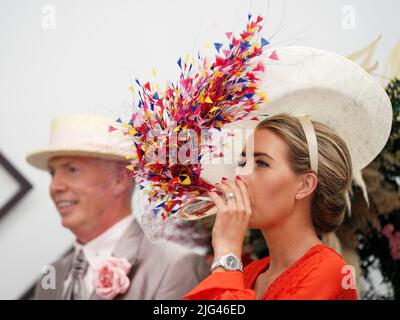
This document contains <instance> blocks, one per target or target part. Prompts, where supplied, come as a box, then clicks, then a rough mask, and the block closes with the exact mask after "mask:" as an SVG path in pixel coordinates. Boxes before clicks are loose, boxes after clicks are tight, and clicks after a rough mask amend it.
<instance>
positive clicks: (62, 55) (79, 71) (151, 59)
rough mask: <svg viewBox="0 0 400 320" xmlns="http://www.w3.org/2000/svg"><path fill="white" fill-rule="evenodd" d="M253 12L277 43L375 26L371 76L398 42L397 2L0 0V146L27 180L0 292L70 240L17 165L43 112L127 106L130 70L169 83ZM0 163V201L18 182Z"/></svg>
mask: <svg viewBox="0 0 400 320" xmlns="http://www.w3.org/2000/svg"><path fill="white" fill-rule="evenodd" d="M348 6H350V11H351V10H353V9H354V13H355V16H354V18H355V20H354V25H353V26H352V23H350V25H349V20H348V19H349V11H348V10H349V9H348V8H349V7H348ZM249 11H252V12H253V13H255V14H261V15H263V16H266V17H267V19H266V23H265V26H264V27H265V31H264V35H265V37H266V38H267V39H270V40H271V42H272V44H274V45H279V46H282V45H305V46H314V47H319V48H323V49H327V50H330V51H334V52H337V53H339V54H342V55H349V54H351V53H353V52H354V51H357V50H358V49H360V48H363V47H365V46H366V45H367V44H369V43H371V42H372V41H373V40H374V39H375V38H376V37H378V36H379V35H382V39H381V40H380V42H379V45H378V47H377V50H376V51H375V55H374V57H373V59H374V60H377V61H378V62H379V63H380V65H379V69H378V70H377V71H376V72H375V73H376V74H379V73H380V72H381V71H382V69H383V67H384V64H385V62H386V60H387V58H388V56H389V53H390V50H391V49H392V48H393V47H394V45H395V44H396V43H397V42H398V41H399V40H400V37H399V36H400V34H399V31H398V30H399V24H398V13H399V12H400V1H398V0H381V1H375V0H369V1H367V0H358V1H355V0H347V1H342V0H324V1H321V0H320V1H317V0H314V1H312V0H269V1H267V0H264V1H261V0H258V1H245V0H223V1H222V0H211V1H209V0H202V1H192V0H186V1H184V0H180V1H178V0H174V1H172V0H168V1H161V0H160V1H154V0H146V1H133V0H131V1H128V0H117V1H111V0H108V1H104V0H103V1H99V0H80V1H78V0H68V1H61V0H58V1H56V0H47V1H40V0H37V1H33V0H0V150H1V152H2V153H3V154H4V155H5V156H6V157H7V158H8V159H10V160H11V161H12V163H13V164H14V165H15V166H16V167H17V168H18V169H19V170H20V171H21V172H22V173H23V174H24V175H25V176H26V177H27V179H28V180H29V181H30V182H31V183H32V184H33V185H34V188H33V190H32V191H31V192H30V193H29V194H28V195H27V196H26V197H25V198H24V199H23V200H22V201H21V202H20V203H18V205H17V206H16V207H14V208H13V210H12V211H10V212H9V214H8V215H7V216H5V217H4V218H3V219H1V220H0V299H15V298H18V297H19V296H20V295H21V294H22V293H23V292H24V291H25V290H26V289H27V288H28V287H30V286H31V284H32V283H33V282H34V280H35V278H36V277H37V276H38V275H39V274H40V272H41V269H42V267H43V266H44V265H45V264H46V263H49V262H50V261H52V260H54V259H56V258H57V257H58V256H59V255H60V254H61V253H63V252H64V251H65V250H66V249H67V248H68V247H69V246H70V245H71V243H72V241H73V236H72V234H71V233H70V232H69V231H67V230H65V229H63V228H62V227H61V225H60V219H59V217H58V215H57V213H56V211H55V208H54V207H53V205H52V203H51V201H50V198H49V197H48V184H49V181H50V179H49V175H48V174H46V172H42V171H39V170H37V169H35V168H32V167H30V166H29V165H28V164H27V163H26V162H25V156H26V154H27V153H28V152H29V151H30V150H32V149H35V148H40V147H43V146H45V145H46V143H47V141H48V133H49V124H50V121H51V119H52V118H53V117H55V116H57V115H60V114H64V113H70V112H94V113H98V114H103V115H108V116H112V117H118V116H120V115H127V114H128V113H129V103H130V102H131V93H130V91H129V86H130V84H132V83H133V81H134V79H135V78H139V79H141V80H151V81H155V80H156V81H159V82H161V83H162V81H165V80H167V79H171V80H174V79H175V78H176V77H177V75H178V73H179V69H178V66H177V64H176V61H177V59H178V57H179V56H181V55H182V56H184V55H186V53H190V54H196V52H197V50H198V49H202V50H203V48H204V45H205V44H206V43H207V42H222V41H225V36H224V33H225V32H227V31H235V32H239V31H240V30H241V29H242V28H243V27H244V25H245V23H246V19H247V14H248V13H249ZM52 13H54V14H55V15H54V18H55V20H54V22H55V25H52V24H51V23H52V21H53V20H51V19H50V20H49V14H50V15H51V14H52ZM49 21H50V22H49ZM49 26H50V28H48V27H49ZM52 26H54V27H55V28H51V27H52ZM353 27H354V28H353ZM153 68H155V69H156V70H157V73H158V77H156V78H155V77H154V76H153V75H152V69H153ZM1 171H2V170H1V168H0V179H1V180H0V191H1V192H0V194H1V196H0V199H1V200H3V199H5V198H7V196H6V195H9V194H11V193H12V192H13V190H15V188H16V187H15V183H14V182H13V181H12V180H11V179H10V178H9V177H8V176H7V175H6V173H4V172H1Z"/></svg>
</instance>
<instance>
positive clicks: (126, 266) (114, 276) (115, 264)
mask: <svg viewBox="0 0 400 320" xmlns="http://www.w3.org/2000/svg"><path fill="white" fill-rule="evenodd" d="M131 267H132V266H131V264H130V263H129V262H128V260H127V259H126V258H115V257H110V258H108V259H107V260H106V261H104V262H103V264H102V265H101V266H100V268H99V269H98V270H95V272H94V279H93V285H94V288H95V290H96V293H97V295H98V296H99V297H100V298H102V299H105V300H112V299H114V298H115V297H116V296H117V295H119V294H124V293H125V292H126V291H127V290H128V288H129V285H130V280H129V278H128V277H127V274H128V273H129V271H130V270H131Z"/></svg>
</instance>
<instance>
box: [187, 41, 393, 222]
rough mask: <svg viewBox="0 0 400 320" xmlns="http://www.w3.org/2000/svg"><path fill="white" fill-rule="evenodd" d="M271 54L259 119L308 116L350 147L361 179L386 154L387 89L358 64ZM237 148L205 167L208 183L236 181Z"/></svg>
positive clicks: (289, 50)
mask: <svg viewBox="0 0 400 320" xmlns="http://www.w3.org/2000/svg"><path fill="white" fill-rule="evenodd" d="M271 54H272V55H274V57H275V59H265V73H264V79H263V80H262V86H261V87H262V88H261V90H263V91H265V92H266V94H267V95H268V97H269V102H268V103H267V104H266V105H265V106H264V107H263V108H262V109H261V110H259V111H257V116H258V118H259V120H263V119H265V118H267V117H268V116H271V115H275V114H281V113H287V114H291V115H293V116H297V117H300V116H308V117H309V118H310V119H311V120H316V121H319V122H321V123H324V124H326V125H327V126H329V127H330V128H331V129H333V130H334V131H335V132H336V133H337V134H338V135H339V136H340V137H341V138H342V139H343V140H344V141H345V142H346V144H347V147H348V148H349V151H350V154H351V159H352V166H353V175H355V176H360V175H359V172H360V170H361V169H363V168H364V167H366V166H367V165H368V164H369V163H370V162H371V161H373V159H374V158H375V157H376V156H377V155H378V154H379V153H380V152H381V150H382V149H383V148H384V146H385V144H386V142H387V140H388V138H389V135H390V130H391V125H392V117H393V111H392V106H391V102H390V99H389V97H388V95H387V94H386V92H385V90H384V89H383V88H382V86H381V85H380V84H379V83H378V82H377V81H376V80H375V79H373V78H372V77H371V76H370V75H369V74H368V73H367V72H366V71H365V70H364V69H362V68H361V67H360V66H359V65H357V64H355V63H354V62H352V61H350V60H348V59H347V58H345V57H342V56H340V55H337V54H335V53H332V52H328V51H325V50H321V49H316V48H307V47H283V48H276V49H274V52H269V53H268V52H267V53H266V55H267V56H270V55H271ZM258 123H259V121H237V122H234V123H232V124H230V125H229V126H228V127H227V128H226V129H228V130H226V131H225V132H229V131H230V130H232V129H240V130H242V131H244V129H246V130H249V129H250V130H251V129H254V128H255V127H256V126H257V124H258ZM240 130H239V131H240ZM225 135H226V133H225ZM245 135H246V134H242V136H245ZM306 136H307V133H306ZM236 143H237V141H236V142H234V140H232V139H226V140H225V145H224V157H223V158H222V159H221V160H220V163H210V162H208V163H204V164H203V165H202V167H203V169H204V170H203V172H202V174H201V177H202V178H203V179H205V180H207V181H208V182H210V183H212V184H215V183H216V182H220V180H221V178H222V177H223V176H225V177H228V178H232V177H233V176H234V174H235V169H237V166H236V165H235V162H234V161H232V157H236V158H237V157H238V155H239V154H234V155H233V156H232V150H233V151H234V152H235V153H238V152H241V149H239V150H238V149H237V148H235V147H234V144H236ZM226 151H228V152H227V154H225V152H226ZM310 153H311V152H310ZM310 160H311V159H310ZM205 201H206V200H205ZM215 212H216V209H215V208H211V209H210V210H209V211H207V212H206V213H205V214H202V215H199V216H196V215H193V216H187V217H186V216H185V215H184V214H183V215H182V216H183V217H184V218H186V219H197V218H198V217H204V216H207V215H210V214H214V213H215Z"/></svg>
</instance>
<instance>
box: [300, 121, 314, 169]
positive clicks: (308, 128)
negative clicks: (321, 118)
mask: <svg viewBox="0 0 400 320" xmlns="http://www.w3.org/2000/svg"><path fill="white" fill-rule="evenodd" d="M296 118H297V119H298V120H299V121H300V124H301V126H302V128H303V131H304V134H305V135H306V140H307V145H308V155H309V157H310V166H311V170H312V171H314V172H315V173H316V174H317V173H318V142H317V135H316V134H315V130H314V126H313V125H312V123H311V120H310V118H309V117H308V116H297V117H296Z"/></svg>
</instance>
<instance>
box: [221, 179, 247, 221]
mask: <svg viewBox="0 0 400 320" xmlns="http://www.w3.org/2000/svg"><path fill="white" fill-rule="evenodd" d="M222 183H223V185H225V186H227V187H228V188H229V190H230V192H232V193H233V194H234V197H235V200H236V210H237V211H238V212H239V213H244V210H245V207H244V203H243V199H242V193H241V192H240V189H239V188H238V187H237V185H236V184H235V183H234V182H232V181H229V180H223V181H222Z"/></svg>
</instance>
